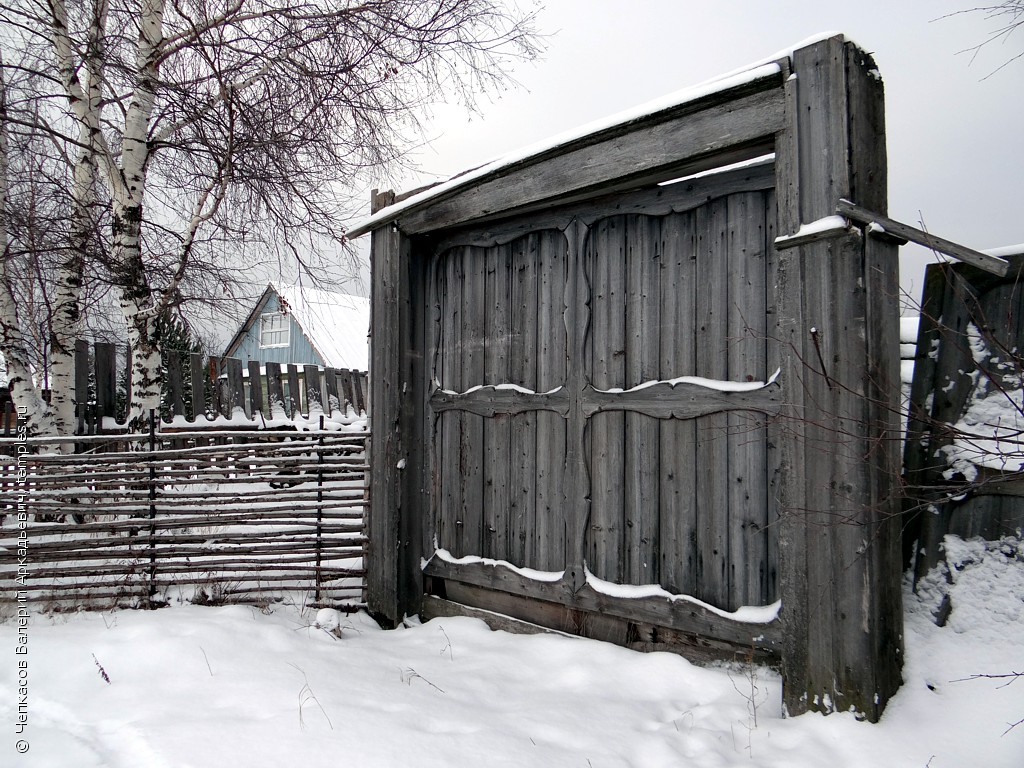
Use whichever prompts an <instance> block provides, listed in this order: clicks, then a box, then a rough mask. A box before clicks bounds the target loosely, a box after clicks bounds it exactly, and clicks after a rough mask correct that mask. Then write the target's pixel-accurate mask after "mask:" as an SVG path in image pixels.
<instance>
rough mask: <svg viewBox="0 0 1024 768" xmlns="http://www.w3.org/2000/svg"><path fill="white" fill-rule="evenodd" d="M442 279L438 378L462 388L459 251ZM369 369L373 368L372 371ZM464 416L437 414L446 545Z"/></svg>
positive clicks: (446, 544)
mask: <svg viewBox="0 0 1024 768" xmlns="http://www.w3.org/2000/svg"><path fill="white" fill-rule="evenodd" d="M441 264H442V267H441V269H442V272H441V273H440V274H441V280H440V283H439V285H438V290H439V292H440V296H439V301H440V303H441V353H440V361H439V363H440V371H439V373H440V376H439V382H440V385H441V386H442V387H444V388H445V389H450V390H452V391H455V392H462V391H463V390H464V387H463V383H462V361H461V359H460V355H461V349H462V326H463V323H462V309H463V303H462V251H461V249H453V250H450V251H447V252H446V253H445V254H444V256H443V257H442V262H441ZM371 373H372V372H371ZM464 419H465V416H464V415H463V414H462V413H459V412H455V411H452V412H448V413H442V414H440V415H439V417H438V435H439V438H440V439H439V442H438V449H437V456H436V461H437V462H438V466H439V467H440V496H439V497H438V504H439V508H438V510H439V515H438V520H437V541H438V544H439V546H441V547H442V548H445V549H450V550H453V551H454V550H455V549H456V547H457V536H458V521H459V512H460V510H461V507H462V487H461V485H460V483H459V473H460V464H461V453H460V451H461V444H460V441H461V435H462V424H463V421H464Z"/></svg>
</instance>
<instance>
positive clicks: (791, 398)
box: [776, 36, 903, 721]
mask: <svg viewBox="0 0 1024 768" xmlns="http://www.w3.org/2000/svg"><path fill="white" fill-rule="evenodd" d="M792 66H793V73H792V77H790V78H789V80H788V81H787V84H786V91H787V93H786V97H787V98H786V109H787V120H786V126H785V128H784V130H783V131H782V132H781V133H780V134H779V136H778V141H777V147H776V151H777V157H778V162H777V173H778V178H777V190H778V205H779V213H778V217H779V220H778V229H779V232H780V234H782V235H783V237H781V238H780V239H779V240H778V241H777V242H776V247H777V250H778V266H777V275H776V283H777V290H778V295H779V299H778V303H779V305H778V307H777V314H776V316H777V323H778V325H777V328H776V336H777V344H778V347H777V352H776V354H778V358H779V359H778V362H779V365H780V367H781V368H782V377H781V380H782V382H783V385H784V389H785V391H786V393H787V409H786V411H785V413H784V417H783V419H782V421H781V422H780V424H779V425H778V427H777V428H778V431H779V435H780V448H779V450H780V464H781V473H780V475H781V482H780V499H779V501H780V504H779V506H780V510H781V515H782V519H781V521H780V544H779V546H780V569H781V574H780V583H781V588H782V606H783V607H782V620H783V632H784V640H783V659H782V662H783V680H784V682H783V699H784V704H785V707H786V711H787V712H788V713H789V714H790V715H795V714H799V713H801V712H805V711H807V710H815V711H820V712H826V713H827V712H832V711H847V710H850V709H854V710H856V712H858V713H859V714H860V715H862V716H864V717H866V718H867V719H870V720H873V721H874V720H877V719H878V718H879V717H880V715H881V712H882V709H883V708H884V706H885V703H886V702H887V701H888V699H889V698H890V697H891V696H892V695H893V694H894V693H895V691H896V689H897V688H898V687H899V685H900V682H901V677H900V668H901V665H902V646H903V642H902V629H903V626H902V621H903V619H902V598H901V593H900V571H901V562H900V561H901V558H900V550H899V534H900V526H899V424H898V419H897V413H898V408H899V400H898V396H899V378H898V364H899V353H898V343H899V339H898V315H899V311H898V295H897V294H898V276H897V255H896V246H895V245H892V244H890V243H888V242H886V241H885V240H883V239H876V238H875V237H873V236H871V235H870V234H868V233H865V232H862V231H860V230H855V229H852V228H850V227H849V226H848V223H846V222H844V221H842V220H839V219H830V218H829V217H832V216H834V214H835V213H836V206H837V204H838V201H839V199H840V198H843V197H846V198H849V199H850V200H853V201H855V202H857V203H859V204H861V205H864V206H866V207H868V208H870V209H871V210H873V211H877V212H880V213H881V212H884V211H885V210H886V197H887V195H886V155H885V133H884V103H883V89H882V83H881V79H880V78H879V76H878V72H877V70H876V69H875V65H874V62H873V61H872V60H871V58H870V56H868V55H867V54H865V53H864V52H863V51H861V50H859V49H858V48H857V47H856V46H854V45H853V44H852V43H849V42H846V41H844V39H843V38H842V37H841V36H837V37H833V38H830V39H828V40H824V41H821V42H819V43H815V44H813V45H811V46H809V47H806V48H802V49H800V50H797V51H795V52H794V55H793V59H792ZM811 224H815V225H816V226H814V227H808V225H811ZM801 227H803V228H804V229H803V230H802V231H801ZM786 235H789V237H786Z"/></svg>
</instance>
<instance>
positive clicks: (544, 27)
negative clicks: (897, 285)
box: [365, 0, 1024, 296]
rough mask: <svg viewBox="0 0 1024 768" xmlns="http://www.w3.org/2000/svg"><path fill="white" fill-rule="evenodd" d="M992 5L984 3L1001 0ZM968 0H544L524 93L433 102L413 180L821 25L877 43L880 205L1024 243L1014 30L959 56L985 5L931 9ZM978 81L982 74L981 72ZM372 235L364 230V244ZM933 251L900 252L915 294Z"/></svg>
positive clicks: (773, 48)
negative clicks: (883, 171) (882, 124)
mask: <svg viewBox="0 0 1024 768" xmlns="http://www.w3.org/2000/svg"><path fill="white" fill-rule="evenodd" d="M998 1H999V0H989V2H990V3H991V2H998ZM968 7H971V2H970V0H959V1H958V0H887V1H886V2H882V1H880V0H860V1H859V2H831V1H830V0H821V1H819V2H816V1H814V0H773V2H754V0H715V1H714V2H690V1H688V0H632V2H623V1H622V0H548V1H547V4H546V7H545V8H544V9H543V10H542V11H541V12H540V15H539V26H540V29H541V31H542V32H544V33H546V34H548V35H549V37H548V38H547V51H546V53H545V54H544V56H543V57H542V58H541V59H540V60H539V61H537V62H536V63H532V64H521V65H520V66H518V67H517V68H516V69H515V71H514V76H515V78H516V79H517V80H518V82H519V83H520V84H521V87H520V88H518V89H514V90H512V91H510V92H508V93H505V94H503V95H502V97H501V98H500V99H499V100H497V101H493V102H489V101H483V102H482V103H481V104H480V113H481V114H478V115H473V116H468V115H467V113H466V112H465V110H461V109H459V108H456V107H444V106H442V107H439V108H437V109H436V110H435V111H434V113H433V117H432V118H431V120H430V121H429V122H428V127H429V135H430V139H431V141H430V144H429V146H428V147H427V148H425V149H423V150H421V151H419V152H418V153H417V154H416V157H415V162H416V163H417V164H418V165H419V167H420V168H421V169H422V174H421V175H420V176H419V177H418V178H415V179H413V178H403V179H381V180H380V183H379V185H378V186H380V187H381V188H388V187H395V188H397V189H398V190H399V191H400V190H401V189H406V188H410V187H412V186H416V185H417V184H419V183H423V182H426V181H431V180H436V179H438V178H447V177H449V176H451V175H453V174H455V173H458V172H459V171H462V170H465V169H467V168H472V167H475V166H477V165H479V164H481V163H482V162H484V161H487V160H490V159H492V158H494V157H496V156H500V155H502V154H504V153H507V152H511V151H513V150H515V149H517V148H519V147H521V146H524V145H526V144H529V143H532V142H535V141H540V140H543V139H544V138H546V137H548V136H551V135H554V134H556V133H559V132H561V131H564V130H568V129H572V128H574V127H576V126H579V125H582V124H584V123H587V122H589V121H591V120H596V119H599V118H603V117H605V116H607V115H610V114H613V113H615V112H619V111H622V110H624V109H628V108H630V107H633V106H635V105H637V104H640V103H642V102H644V101H648V100H650V99H654V98H657V97H660V96H663V95H665V94H667V93H670V92H672V91H676V90H679V89H681V88H684V87H686V86H689V85H693V84H696V83H699V82H701V81H704V80H707V79H710V78H713V77H715V76H717V75H720V74H723V73H725V72H728V71H731V70H734V69H737V68H739V67H742V66H744V65H745V64H748V63H750V62H754V61H757V60H760V59H762V58H765V57H767V56H769V55H771V54H774V53H776V52H777V51H780V50H785V49H788V48H790V47H792V45H793V44H794V43H797V42H799V41H801V40H804V39H806V38H808V37H811V36H815V35H818V34H819V33H821V32H827V31H834V32H842V33H843V34H845V35H846V36H847V38H848V39H851V40H853V41H855V42H856V43H857V44H859V45H860V46H861V47H862V48H864V49H865V50H867V51H869V52H872V53H873V55H874V57H875V61H876V63H877V65H878V68H879V70H880V71H881V73H882V78H883V80H884V82H885V91H886V121H887V133H888V154H889V215H890V216H891V217H892V218H896V219H899V220H901V221H905V222H907V223H910V224H915V225H916V224H918V223H919V222H920V221H921V220H923V221H924V223H925V224H926V225H927V228H928V229H929V230H930V231H931V232H933V233H934V234H936V235H940V236H943V237H946V238H949V239H952V240H955V241H957V242H960V243H963V244H964V245H969V246H971V247H974V248H979V249H985V248H993V247H999V246H1005V245H1011V244H1016V243H1024V58H1022V59H1019V60H1017V61H1015V62H1012V63H1010V64H1009V65H1008V66H1007V67H1005V68H1004V69H1002V70H1001V71H999V72H996V73H995V74H991V73H992V72H993V70H995V69H996V68H997V67H998V66H999V65H1000V64H1002V63H1004V62H1005V61H1006V60H1007V59H1009V58H1011V57H1012V56H1014V55H1016V54H1017V53H1019V52H1020V51H1022V50H1024V29H1021V30H1018V33H1017V34H1016V35H1014V36H1011V37H1010V39H1009V40H1008V41H1005V42H1001V41H996V42H994V43H992V44H990V45H989V46H987V47H985V48H984V49H983V50H982V52H981V54H980V55H979V56H978V57H977V58H976V59H975V60H974V61H973V62H972V61H971V59H970V56H969V54H966V53H958V52H960V51H962V50H963V49H965V48H968V47H970V46H973V45H975V44H977V43H980V42H982V41H983V40H985V39H986V38H987V37H989V36H990V34H991V33H992V31H994V30H995V29H996V22H995V21H993V20H988V19H986V18H985V16H984V14H982V13H970V14H962V15H957V16H952V17H949V18H941V17H943V16H944V15H945V14H949V13H953V12H955V11H958V10H963V9H964V8H968ZM990 74H991V76H990V77H988V78H987V79H986V75H990ZM365 239H367V240H368V238H365ZM929 258H930V257H929V254H928V253H927V252H925V251H923V249H916V248H913V247H904V248H903V249H902V255H901V262H902V263H901V266H902V270H901V271H902V283H903V287H904V289H905V290H910V291H911V292H912V293H913V294H914V295H915V296H917V294H918V293H919V290H920V283H921V280H920V276H921V272H922V270H923V265H924V263H926V262H927V260H928V259H929Z"/></svg>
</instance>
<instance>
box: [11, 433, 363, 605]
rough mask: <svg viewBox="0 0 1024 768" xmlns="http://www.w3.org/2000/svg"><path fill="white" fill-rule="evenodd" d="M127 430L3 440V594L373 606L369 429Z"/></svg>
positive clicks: (67, 600)
mask: <svg viewBox="0 0 1024 768" xmlns="http://www.w3.org/2000/svg"><path fill="white" fill-rule="evenodd" d="M127 437H130V438H132V439H134V438H137V439H138V441H139V442H140V443H141V445H142V446H143V447H144V449H143V450H125V448H126V447H127V446H126V442H125V438H126V436H124V435H122V436H118V437H110V436H104V437H100V436H93V437H91V438H87V439H86V443H87V444H88V445H89V446H90V447H89V448H88V449H87V452H86V453H79V454H74V455H64V456H62V455H47V454H33V453H30V451H31V450H32V448H33V446H32V442H31V441H29V442H26V441H22V442H20V443H19V442H16V441H13V440H0V455H3V459H2V466H0V584H3V591H2V593H0V601H11V602H14V601H19V602H28V601H47V602H50V603H52V604H54V605H55V606H56V607H61V608H68V607H78V606H81V605H83V604H85V605H88V606H89V607H105V606H107V605H135V606H139V605H143V606H152V605H158V604H161V603H165V602H169V601H171V600H191V601H193V602H211V601H234V602H266V601H273V600H279V599H283V598H284V596H285V595H286V594H292V595H296V597H295V599H301V600H303V601H307V602H308V601H312V602H313V603H315V604H318V605H339V604H342V603H349V604H359V603H362V602H363V601H364V596H363V592H364V583H365V580H364V574H365V571H364V565H363V557H364V546H365V542H366V537H365V535H364V529H365V525H364V517H363V514H364V506H365V504H366V498H367V485H366V482H365V472H366V470H367V466H366V454H365V440H366V438H367V433H366V432H365V431H362V430H360V431H350V432H341V431H327V430H317V431H307V432H298V431H293V432H287V433H285V432H277V431H274V432H271V431H268V430H259V431H256V430H252V431H246V432H237V431H213V430H202V431H194V432H162V433H159V434H156V435H154V436H153V437H152V440H151V438H150V436H149V435H135V436H127ZM134 447H138V445H136V446H134ZM296 593H297V594H296Z"/></svg>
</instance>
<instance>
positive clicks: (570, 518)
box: [562, 219, 595, 591]
mask: <svg viewBox="0 0 1024 768" xmlns="http://www.w3.org/2000/svg"><path fill="white" fill-rule="evenodd" d="M591 235H592V233H591V232H590V231H588V229H587V228H586V227H585V226H584V224H583V222H581V221H580V220H579V219H573V220H572V221H571V222H570V223H569V226H568V227H566V229H565V241H566V245H567V250H566V273H565V274H566V280H565V292H564V293H563V296H564V299H563V302H562V303H563V305H564V306H565V315H564V317H565V323H564V324H565V329H566V355H565V356H566V371H565V378H566V390H567V391H568V393H569V418H568V419H567V420H566V438H565V475H564V477H563V487H564V489H565V491H564V497H565V506H566V511H565V519H566V526H565V527H566V544H565V547H566V558H565V559H566V568H565V575H564V579H565V581H566V582H567V584H568V585H569V586H570V588H571V589H572V590H573V591H577V590H579V589H581V588H582V587H583V585H584V584H585V583H586V580H587V575H586V570H585V565H586V563H587V561H588V553H589V551H590V547H591V543H590V531H591V522H592V521H591V514H592V512H591V511H592V508H593V507H592V502H591V500H592V498H593V496H594V488H595V485H594V483H593V482H592V477H593V475H592V473H591V471H590V469H591V466H592V462H590V461H588V459H589V457H590V455H591V454H589V453H588V451H589V441H590V437H589V433H590V429H591V425H590V424H589V423H588V421H587V418H586V416H585V415H584V412H583V392H584V389H585V388H586V387H587V386H588V385H590V384H591V383H592V375H591V373H590V372H591V371H593V364H592V363H591V360H590V355H589V354H588V351H587V344H588V339H589V338H590V336H591V323H592V317H593V313H592V306H593V302H594V291H593V281H592V274H593V273H592V270H591V268H590V266H589V264H588V262H589V263H590V264H592V263H593V259H589V258H588V257H587V251H588V249H589V248H590V247H591V245H590V244H589V240H590V237H591Z"/></svg>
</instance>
